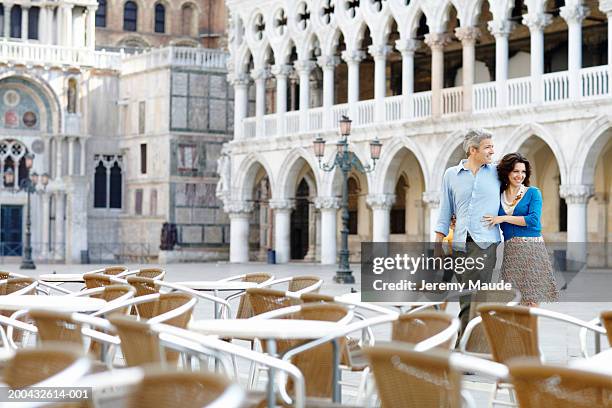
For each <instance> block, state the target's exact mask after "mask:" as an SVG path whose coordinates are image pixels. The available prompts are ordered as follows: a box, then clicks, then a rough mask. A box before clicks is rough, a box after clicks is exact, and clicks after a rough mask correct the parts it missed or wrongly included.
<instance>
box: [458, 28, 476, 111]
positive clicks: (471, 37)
mask: <svg viewBox="0 0 612 408" xmlns="http://www.w3.org/2000/svg"><path fill="white" fill-rule="evenodd" d="M455 35H456V36H457V38H458V39H459V41H461V45H462V47H463V48H462V50H463V84H462V86H463V111H464V112H471V111H472V90H473V87H474V79H475V78H474V75H475V67H474V66H475V64H476V40H477V39H478V37H479V36H480V29H479V28H478V27H459V28H456V29H455Z"/></svg>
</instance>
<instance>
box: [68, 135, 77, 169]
mask: <svg viewBox="0 0 612 408" xmlns="http://www.w3.org/2000/svg"><path fill="white" fill-rule="evenodd" d="M74 142H75V139H74V137H69V138H68V175H69V176H72V175H74Z"/></svg>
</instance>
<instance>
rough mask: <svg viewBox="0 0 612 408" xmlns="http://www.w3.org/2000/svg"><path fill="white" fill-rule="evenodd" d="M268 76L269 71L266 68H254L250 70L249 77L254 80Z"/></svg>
mask: <svg viewBox="0 0 612 408" xmlns="http://www.w3.org/2000/svg"><path fill="white" fill-rule="evenodd" d="M268 76H270V72H269V70H268V69H267V68H255V69H254V70H252V71H251V78H253V79H254V80H255V81H258V80H265V79H267V78H268Z"/></svg>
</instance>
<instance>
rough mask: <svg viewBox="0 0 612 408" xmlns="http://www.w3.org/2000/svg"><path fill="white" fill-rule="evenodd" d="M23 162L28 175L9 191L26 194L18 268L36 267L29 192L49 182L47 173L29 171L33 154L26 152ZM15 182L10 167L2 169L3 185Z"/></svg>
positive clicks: (32, 161)
mask: <svg viewBox="0 0 612 408" xmlns="http://www.w3.org/2000/svg"><path fill="white" fill-rule="evenodd" d="M24 163H25V167H26V169H28V173H29V177H25V178H24V179H23V180H21V181H20V182H19V186H18V187H17V188H13V189H11V190H9V191H12V192H15V193H17V192H20V191H24V192H25V193H26V196H27V201H26V231H25V245H24V248H23V255H22V258H21V266H20V269H36V265H35V264H34V261H33V260H32V217H31V210H30V207H31V205H30V194H32V193H36V191H37V190H36V186H37V185H38V184H39V181H40V184H41V185H42V187H43V189H44V188H46V187H47V184H48V183H49V175H48V174H47V173H44V174H42V175H41V176H39V175H38V173H36V172H32V173H30V170H31V169H32V166H33V165H34V155H33V154H31V153H28V154H26V155H25V157H24ZM14 183H15V173H14V172H13V169H12V168H10V167H9V168H8V169H7V170H5V171H4V185H6V186H10V185H14Z"/></svg>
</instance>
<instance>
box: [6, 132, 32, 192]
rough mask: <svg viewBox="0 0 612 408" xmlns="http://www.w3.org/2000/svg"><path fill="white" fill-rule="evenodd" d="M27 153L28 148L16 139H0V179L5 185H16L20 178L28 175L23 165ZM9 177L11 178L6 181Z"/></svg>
mask: <svg viewBox="0 0 612 408" xmlns="http://www.w3.org/2000/svg"><path fill="white" fill-rule="evenodd" d="M27 153H28V149H27V148H26V147H25V146H24V145H23V144H22V143H20V142H18V141H16V140H13V139H5V140H1V141H0V178H1V179H0V181H1V183H2V184H3V185H4V186H5V187H17V186H19V184H20V183H21V181H22V180H25V179H26V178H27V177H29V171H28V169H27V167H26V165H25V155H26V154H27ZM9 175H10V177H9ZM10 179H12V180H11V181H10V182H8V180H10Z"/></svg>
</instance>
